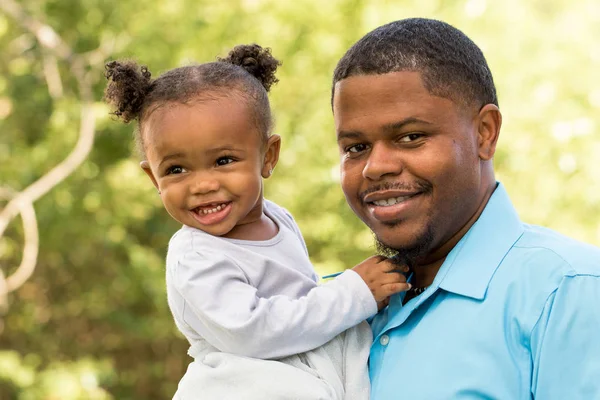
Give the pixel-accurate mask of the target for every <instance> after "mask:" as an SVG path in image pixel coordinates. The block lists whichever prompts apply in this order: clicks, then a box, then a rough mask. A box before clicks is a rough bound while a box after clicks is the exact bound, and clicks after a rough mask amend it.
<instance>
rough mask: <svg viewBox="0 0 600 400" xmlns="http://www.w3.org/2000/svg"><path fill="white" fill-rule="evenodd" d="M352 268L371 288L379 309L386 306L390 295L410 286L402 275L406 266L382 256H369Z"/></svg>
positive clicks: (406, 269)
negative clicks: (396, 263)
mask: <svg viewBox="0 0 600 400" xmlns="http://www.w3.org/2000/svg"><path fill="white" fill-rule="evenodd" d="M352 270H353V271H354V272H356V273H357V274H358V275H360V277H361V278H362V279H363V280H364V281H365V283H366V284H367V286H368V287H369V289H371V293H373V297H375V301H376V302H377V308H378V309H379V310H381V309H382V308H384V307H385V306H387V304H388V303H389V297H390V296H391V295H393V294H396V293H399V292H403V291H406V290H408V289H410V288H411V284H410V283H407V282H406V276H405V275H404V273H405V272H408V267H407V266H404V267H401V266H398V265H395V264H393V263H392V262H391V261H389V259H388V258H386V257H383V256H373V257H369V258H367V259H366V260H365V261H363V262H361V263H360V264H358V265H357V266H355V267H354V268H352Z"/></svg>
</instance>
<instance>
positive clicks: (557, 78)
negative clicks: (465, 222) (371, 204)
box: [0, 0, 600, 400]
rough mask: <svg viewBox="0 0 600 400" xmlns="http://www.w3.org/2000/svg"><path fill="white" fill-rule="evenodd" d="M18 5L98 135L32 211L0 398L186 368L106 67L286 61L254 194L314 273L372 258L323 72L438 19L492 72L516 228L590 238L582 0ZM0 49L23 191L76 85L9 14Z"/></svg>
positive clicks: (151, 212)
mask: <svg viewBox="0 0 600 400" xmlns="http://www.w3.org/2000/svg"><path fill="white" fill-rule="evenodd" d="M7 1H8V0H0V5H3V6H4V5H6V4H7ZM20 7H22V8H23V10H24V12H25V13H26V14H27V15H29V16H31V17H32V18H34V19H36V20H38V21H40V22H42V23H44V24H48V25H49V26H50V27H52V28H53V29H54V30H55V31H56V32H57V33H58V35H60V37H61V38H62V39H63V40H64V43H65V44H66V45H68V47H69V48H71V49H72V50H73V52H74V54H76V55H77V57H80V58H81V59H82V60H84V61H85V65H84V70H83V75H82V76H85V79H87V80H88V81H89V83H90V85H91V90H92V97H93V103H92V110H93V115H94V117H95V120H96V126H95V135H96V140H95V142H94V146H93V149H92V151H91V153H90V155H89V157H87V159H86V160H85V162H84V163H83V164H82V165H81V167H79V168H78V169H77V170H76V171H75V172H74V173H73V174H72V175H70V176H69V177H68V178H67V179H66V180H65V181H63V182H62V183H60V184H59V185H58V186H56V187H54V188H53V189H52V190H51V191H50V192H49V193H48V194H47V195H45V196H43V197H42V198H40V199H39V200H38V201H36V202H35V210H36V213H37V225H38V227H39V236H40V248H39V255H38V260H37V267H36V270H35V273H34V275H33V276H32V277H31V278H30V279H29V280H27V282H26V283H25V284H24V285H23V286H21V287H20V288H19V289H18V290H16V291H14V292H12V293H10V294H9V296H8V302H9V303H8V305H9V308H8V311H7V313H6V314H5V315H4V316H3V317H2V319H3V331H2V332H1V333H0V349H1V350H0V399H21V400H23V399H55V398H60V399H90V398H91V399H111V398H114V399H119V400H121V399H164V398H169V396H172V394H173V393H174V391H175V388H176V385H177V381H178V379H179V378H180V377H181V376H182V374H183V373H184V371H185V368H186V365H187V363H188V362H189V361H190V359H189V358H188V357H187V356H186V354H185V353H186V349H187V344H186V342H185V341H184V339H183V338H182V337H181V335H179V334H178V332H177V331H176V329H175V326H174V324H173V322H172V318H171V316H170V314H169V311H168V308H167V304H166V297H165V288H164V254H165V251H166V245H167V243H168V240H169V237H170V235H171V234H172V233H173V232H174V231H175V230H176V229H177V224H175V223H174V222H173V221H171V220H170V219H169V217H168V216H167V215H166V213H165V212H164V211H163V209H162V206H161V204H160V199H159V198H158V196H156V192H155V191H154V189H153V187H152V185H151V184H150V182H149V181H148V180H147V179H146V178H145V176H144V175H143V173H142V171H141V170H140V169H139V167H138V161H139V159H138V158H137V156H136V155H135V154H134V151H133V142H132V139H131V138H132V131H133V126H126V125H121V124H119V123H117V122H115V121H113V120H112V119H111V118H110V117H109V116H108V109H107V108H106V106H105V105H104V104H103V103H102V101H101V98H102V91H103V87H104V84H105V81H104V78H103V76H102V72H103V67H102V66H103V64H104V62H106V61H108V60H110V59H117V58H125V57H133V58H135V59H137V60H138V61H140V62H141V63H143V64H146V65H148V67H149V69H150V70H151V71H152V72H153V73H154V74H155V75H158V74H159V73H160V72H161V71H165V70H167V69H170V68H173V67H175V66H178V65H182V64H186V63H189V62H192V61H198V62H205V61H210V60H214V58H215V57H216V56H219V55H220V56H222V55H225V54H226V53H227V51H228V50H229V49H230V48H231V47H233V46H234V45H236V44H239V43H250V42H256V43H259V44H261V45H264V46H269V47H271V48H272V49H273V54H274V55H275V56H277V57H278V58H280V59H281V60H283V66H282V67H281V69H280V72H279V73H278V76H279V78H280V83H279V84H278V85H277V86H276V87H275V88H274V89H273V91H272V96H271V99H272V104H273V109H274V113H275V115H276V119H277V121H276V123H277V125H276V132H277V133H279V134H281V135H282V137H283V148H282V155H281V160H280V164H279V165H278V167H277V170H276V171H275V176H274V177H273V178H272V179H270V180H269V181H268V182H267V189H266V195H267V197H269V198H270V199H272V200H274V201H276V202H278V203H280V204H282V205H283V206H285V207H286V208H288V209H289V210H290V211H291V212H292V213H293V214H294V216H295V218H296V219H297V221H298V222H299V225H300V227H301V229H302V231H303V233H304V235H305V238H306V241H307V244H308V247H309V251H310V253H311V257H312V260H313V262H314V264H315V265H316V266H317V267H318V270H319V272H321V273H327V272H334V271H337V270H340V269H343V268H347V267H351V266H353V265H354V264H356V263H357V262H359V261H360V260H361V259H363V258H364V257H366V256H368V255H370V254H371V253H372V252H373V248H372V239H371V235H370V233H369V231H368V230H367V229H366V228H365V227H364V226H363V225H362V224H361V223H360V221H358V220H357V219H356V217H355V216H354V215H353V214H352V212H351V211H350V209H349V208H348V206H347V205H346V202H345V199H344V197H343V194H342V192H341V190H340V187H339V177H338V154H337V150H336V141H335V134H334V129H333V119H332V116H331V108H330V90H331V73H332V71H333V68H334V67H335V64H336V62H337V60H338V59H339V58H340V57H341V55H342V54H343V52H344V51H345V50H346V49H347V48H348V47H349V46H350V45H351V44H352V43H353V42H354V41H356V40H357V39H358V38H360V37H361V36H362V35H363V34H364V33H366V32H367V31H369V30H371V29H373V28H374V27H376V26H378V25H381V24H383V23H386V22H389V21H392V20H395V19H399V18H405V17H410V16H426V17H435V18H439V19H443V20H446V21H448V22H450V23H452V24H454V25H455V26H457V27H459V28H461V29H462V30H463V31H465V32H466V33H467V34H468V35H469V36H470V37H472V38H473V39H474V40H475V42H476V43H478V44H480V45H481V47H482V48H483V50H484V53H485V54H486V56H487V58H488V61H489V62H490V65H491V68H492V71H493V72H494V75H495V79H496V83H497V86H498V91H499V97H500V105H501V109H502V111H503V114H504V128H503V130H502V134H501V138H500V144H499V148H498V153H497V156H496V160H495V161H496V170H497V174H498V177H499V179H501V180H502V181H503V182H504V183H505V185H506V186H507V189H508V191H509V193H510V194H511V196H512V198H513V200H514V201H515V203H516V206H517V208H518V209H519V211H520V213H521V216H522V218H523V219H524V220H526V221H528V222H532V223H537V224H543V225H546V226H549V227H552V228H555V229H557V230H559V231H562V232H564V233H566V234H568V235H570V236H573V237H576V238H578V239H581V240H585V241H588V242H591V243H595V244H596V245H598V244H600V217H599V216H600V175H598V174H597V170H598V168H597V161H596V154H598V153H600V135H599V134H598V128H599V126H600V113H599V112H598V110H599V109H600V83H598V81H597V79H594V77H595V75H597V71H598V70H600V52H599V50H597V46H595V42H594V38H597V37H600V5H599V4H598V2H597V1H595V0H583V1H579V2H575V3H573V2H568V1H567V0H548V1H545V2H539V1H531V2H520V1H517V0H508V1H504V2H486V1H485V0H468V1H459V2H444V1H442V0H406V1H403V2H397V1H386V0H372V1H364V0H333V1H317V0H303V1H298V2H291V1H290V2H281V1H275V0H244V1H242V0H232V1H221V2H215V1H209V0H194V1H191V0H172V1H168V2H163V1H158V0H141V1H137V2H124V1H116V0H85V1H74V0H60V1H59V0H29V1H27V2H22V3H21V4H20ZM1 9H2V8H0V10H1ZM0 49H2V52H0V132H1V133H0V186H2V187H10V188H12V189H13V190H15V191H21V190H23V189H24V188H26V187H27V186H28V185H30V184H31V183H33V182H35V181H36V180H37V179H38V178H39V177H41V176H42V175H43V174H45V173H46V172H47V171H49V170H50V169H51V168H52V167H54V166H55V165H57V164H58V163H59V162H61V161H62V160H63V159H64V158H65V157H66V156H67V155H68V153H69V151H70V150H71V149H72V148H73V146H74V145H75V143H76V141H77V139H78V137H79V136H78V135H79V129H80V125H81V122H82V117H81V106H82V99H83V97H84V93H83V92H82V90H81V87H80V85H79V83H78V79H77V76H76V74H74V72H73V68H72V64H71V62H72V60H71V58H67V59H61V58H60V57H54V58H55V61H53V60H52V55H51V54H50V53H49V51H48V49H47V48H45V47H44V46H43V44H42V43H40V41H39V39H38V38H36V36H35V35H34V34H32V32H31V31H30V30H29V29H28V28H27V27H26V26H24V25H23V23H22V21H20V20H19V19H18V18H15V17H13V16H11V15H10V14H8V13H4V14H2V13H0ZM54 67H55V68H54ZM57 74H58V75H57ZM56 76H60V78H61V79H60V82H59V81H57V79H56ZM6 204H7V203H6V202H5V203H0V207H2V206H4V205H6ZM18 222H19V221H18V220H15V221H13V223H12V224H11V225H10V226H9V228H8V229H7V231H6V232H5V235H4V236H3V237H2V238H0V262H1V264H2V271H3V273H4V275H5V276H9V275H11V274H12V273H13V272H14V271H15V266H16V265H18V264H19V263H20V258H21V251H22V246H23V236H24V232H23V229H22V228H21V226H20V225H19V223H18Z"/></svg>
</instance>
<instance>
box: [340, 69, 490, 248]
mask: <svg viewBox="0 0 600 400" xmlns="http://www.w3.org/2000/svg"><path fill="white" fill-rule="evenodd" d="M333 111H334V117H335V127H336V132H337V137H338V145H339V151H340V157H341V181H342V189H343V191H344V194H345V195H346V200H347V201H348V204H349V205H350V207H351V208H352V210H353V211H354V212H355V213H356V215H357V216H358V217H359V218H360V219H362V221H363V222H364V223H365V224H367V225H368V226H369V228H370V229H371V230H372V231H373V233H374V234H375V235H376V237H377V239H378V240H379V241H380V242H382V243H383V244H384V245H386V246H388V247H391V248H392V249H394V250H397V251H399V252H400V253H403V252H404V253H406V254H407V255H410V256H411V257H419V258H422V257H426V256H427V254H430V253H431V252H432V251H433V250H435V249H436V248H438V247H440V246H442V245H443V244H444V243H445V242H446V241H448V240H449V239H451V238H452V237H453V236H454V235H455V234H456V233H457V232H458V231H459V230H460V229H461V228H462V227H463V226H464V225H465V224H466V223H467V222H468V221H469V219H470V218H471V217H473V215H474V214H475V213H476V211H477V208H478V206H479V205H480V202H481V193H482V191H483V189H482V182H481V180H482V177H481V161H480V159H479V156H478V146H479V145H478V140H479V135H478V122H477V110H475V109H467V107H461V106H459V105H457V104H455V103H454V102H453V101H451V100H449V99H446V98H442V97H437V96H433V95H431V94H429V92H428V91H427V90H426V89H425V87H424V86H423V82H422V80H421V76H420V73H418V72H393V73H388V74H383V75H359V76H353V77H349V78H347V79H344V80H341V81H339V82H338V83H337V84H336V85H335V91H334V103H333Z"/></svg>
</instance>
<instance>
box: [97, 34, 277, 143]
mask: <svg viewBox="0 0 600 400" xmlns="http://www.w3.org/2000/svg"><path fill="white" fill-rule="evenodd" d="M279 65H281V62H280V61H278V60H277V59H275V58H274V57H273V56H272V55H271V50H270V49H269V48H263V47H261V46H259V45H257V44H251V45H238V46H236V47H234V48H233V49H232V50H231V51H230V52H229V54H228V55H227V57H225V58H218V59H217V61H216V62H209V63H205V64H195V65H189V66H184V67H179V68H174V69H172V70H169V71H167V72H165V73H164V74H162V75H160V76H159V77H158V78H156V79H154V80H152V79H151V74H150V71H148V68H147V67H146V66H139V65H138V64H137V63H136V62H134V61H131V60H125V61H111V62H109V63H107V64H106V66H105V68H106V71H105V77H106V79H107V80H108V84H107V87H106V90H105V94H104V97H105V100H106V102H107V103H108V104H109V105H110V106H112V108H113V111H112V112H111V114H113V115H115V116H117V117H118V118H120V119H121V120H122V121H123V122H125V123H128V122H130V121H133V120H136V121H137V122H138V129H137V131H136V142H137V144H138V148H139V150H140V151H141V153H142V154H143V153H144V151H143V150H144V149H143V137H142V135H141V131H142V129H141V127H142V125H143V123H144V121H145V119H146V118H147V117H148V116H149V115H150V114H151V113H152V112H153V111H155V110H156V109H158V108H160V107H161V106H163V105H165V104H167V103H181V104H187V103H189V102H192V101H203V100H214V99H218V98H222V97H227V96H231V95H234V96H238V97H240V98H242V99H243V100H245V101H246V102H247V103H248V105H249V106H250V109H251V111H252V114H253V117H254V119H255V122H256V125H257V127H258V130H259V131H260V133H261V135H262V138H263V139H265V140H266V138H268V136H269V134H270V133H271V130H272V125H273V117H272V115H271V108H270V105H269V98H268V95H267V92H268V91H269V90H270V89H271V86H272V85H273V84H275V83H277V82H278V79H277V78H276V77H275V71H276V70H277V67H278V66H279ZM224 89H227V90H224Z"/></svg>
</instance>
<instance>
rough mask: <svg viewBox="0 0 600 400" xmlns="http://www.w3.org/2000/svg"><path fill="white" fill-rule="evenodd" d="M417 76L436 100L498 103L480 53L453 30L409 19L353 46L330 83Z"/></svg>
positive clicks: (473, 103) (378, 29) (372, 33)
mask: <svg viewBox="0 0 600 400" xmlns="http://www.w3.org/2000/svg"><path fill="white" fill-rule="evenodd" d="M399 71H415V72H419V73H421V77H422V79H423V84H424V85H425V88H426V89H427V90H428V91H429V93H431V94H432V95H435V96H440V97H445V98H448V99H450V100H452V101H454V102H456V103H459V104H462V105H465V106H477V107H479V108H481V107H483V106H484V105H486V104H495V105H496V106H497V105H498V98H497V97H496V87H495V86H494V80H493V78H492V72H491V71H490V69H489V67H488V65H487V62H486V60H485V57H484V56H483V53H482V52H481V50H480V49H479V47H477V45H476V44H475V43H473V41H472V40H471V39H469V38H468V37H467V36H466V35H465V34H464V33H462V32H461V31H460V30H458V29H456V28H454V27H453V26H451V25H449V24H447V23H445V22H442V21H437V20H433V19H425V18H409V19H403V20H399V21H395V22H392V23H389V24H387V25H383V26H381V27H379V28H377V29H375V30H373V31H371V32H370V33H368V34H367V35H365V36H364V37H363V38H362V39H360V40H359V41H358V42H356V43H355V44H354V46H352V47H351V48H350V49H349V50H348V51H347V52H346V54H344V56H343V57H342V59H341V60H340V61H339V62H338V65H337V67H336V68H335V71H334V74H333V87H332V95H331V96H332V97H331V99H332V102H333V95H334V89H335V84H336V83H337V82H339V81H341V80H343V79H346V78H348V77H351V76H354V75H379V74H386V73H389V72H399Z"/></svg>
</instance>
